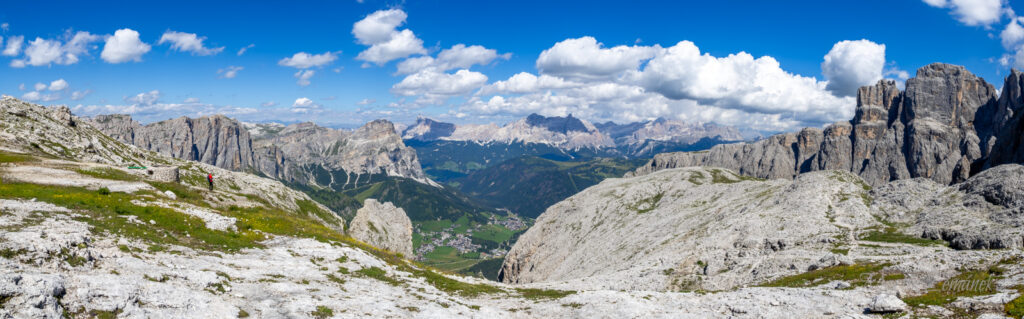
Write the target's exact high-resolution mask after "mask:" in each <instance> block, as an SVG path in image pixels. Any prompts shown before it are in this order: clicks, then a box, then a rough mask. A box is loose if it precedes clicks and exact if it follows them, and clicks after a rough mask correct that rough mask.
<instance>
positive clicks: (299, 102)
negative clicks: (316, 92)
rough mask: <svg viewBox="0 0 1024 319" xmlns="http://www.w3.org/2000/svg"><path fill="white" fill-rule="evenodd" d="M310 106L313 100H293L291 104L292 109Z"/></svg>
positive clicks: (303, 98) (301, 98) (304, 98)
mask: <svg viewBox="0 0 1024 319" xmlns="http://www.w3.org/2000/svg"><path fill="white" fill-rule="evenodd" d="M312 105H313V100H310V99H309V98H306V97H300V98H297V99H295V103H292V106H293V107H307V106H312Z"/></svg>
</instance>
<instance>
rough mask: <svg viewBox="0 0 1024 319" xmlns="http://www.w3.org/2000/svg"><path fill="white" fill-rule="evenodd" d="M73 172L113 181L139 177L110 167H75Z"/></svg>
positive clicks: (137, 178)
mask: <svg viewBox="0 0 1024 319" xmlns="http://www.w3.org/2000/svg"><path fill="white" fill-rule="evenodd" d="M75 172H78V173H79V174H82V175H87V176H92V177H95V178H99V179H109V180H115V181H129V182H134V181H138V180H140V179H141V178H139V177H138V176H135V175H132V174H130V173H126V172H124V171H122V170H119V169H116V168H111V167H93V168H88V169H76V170H75Z"/></svg>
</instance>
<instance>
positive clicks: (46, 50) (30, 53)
mask: <svg viewBox="0 0 1024 319" xmlns="http://www.w3.org/2000/svg"><path fill="white" fill-rule="evenodd" d="M65 38H66V39H67V41H66V42H62V41H61V40H50V39H42V38H36V39H35V40H33V41H32V42H29V45H28V47H27V48H25V57H24V58H22V59H16V60H12V61H11V66H12V67H18V68H20V67H25V66H27V65H31V66H48V65H51V64H54V63H56V64H63V65H69V64H75V63H78V60H79V56H81V55H87V54H89V47H90V44H91V43H92V42H96V41H99V40H100V37H99V36H98V35H94V34H91V33H89V32H84V31H78V32H76V33H75V34H74V35H72V34H71V33H70V32H69V33H68V34H67V35H65ZM14 40H15V39H13V38H12V39H11V40H10V41H9V42H8V45H7V49H6V50H4V54H5V55H8V53H10V54H9V55H12V56H16V55H17V54H18V51H20V49H21V41H22V39H20V38H19V39H16V40H17V41H14ZM8 51H10V52H8Z"/></svg>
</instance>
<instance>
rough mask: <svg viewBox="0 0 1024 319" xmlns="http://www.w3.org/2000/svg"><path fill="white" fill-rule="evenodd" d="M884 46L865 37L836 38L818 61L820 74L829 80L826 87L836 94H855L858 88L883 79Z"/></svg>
mask: <svg viewBox="0 0 1024 319" xmlns="http://www.w3.org/2000/svg"><path fill="white" fill-rule="evenodd" d="M884 67H885V45H884V44H878V43H874V42H871V41H868V40H857V41H849V40H847V41H839V42H837V43H836V44H835V45H833V46H832V50H829V51H828V54H826V55H825V61H824V62H821V74H822V75H824V76H825V79H826V80H828V86H826V87H825V88H826V89H828V90H829V91H832V92H833V93H834V94H836V95H839V96H855V95H857V89H858V88H860V87H861V86H864V85H871V84H874V83H875V82H878V80H879V79H881V78H882V69H883V68H884Z"/></svg>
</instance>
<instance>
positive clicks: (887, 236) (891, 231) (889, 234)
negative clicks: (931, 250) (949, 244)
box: [860, 227, 946, 246]
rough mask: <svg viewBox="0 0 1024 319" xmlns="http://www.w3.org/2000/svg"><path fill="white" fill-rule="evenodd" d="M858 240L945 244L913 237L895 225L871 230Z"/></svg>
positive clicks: (922, 244) (929, 244) (927, 244)
mask: <svg viewBox="0 0 1024 319" xmlns="http://www.w3.org/2000/svg"><path fill="white" fill-rule="evenodd" d="M860 240H863V241H873V242H880V243H897V244H911V245H918V246H936V245H938V246H946V242H944V241H941V240H932V239H927V238H921V237H915V236H911V235H907V234H904V233H901V232H900V231H899V229H897V228H895V227H886V228H885V229H883V230H871V231H869V232H868V233H866V234H863V235H861V237H860Z"/></svg>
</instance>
